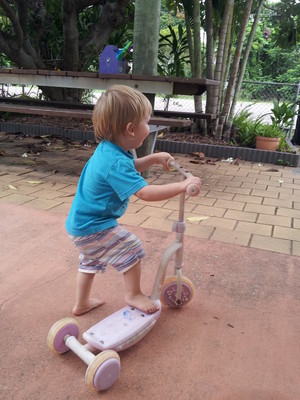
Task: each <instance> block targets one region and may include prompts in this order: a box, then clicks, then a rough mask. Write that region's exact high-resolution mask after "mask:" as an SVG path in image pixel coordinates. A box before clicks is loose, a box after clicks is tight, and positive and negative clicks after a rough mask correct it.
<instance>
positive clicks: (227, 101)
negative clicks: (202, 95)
mask: <svg viewBox="0 0 300 400" xmlns="http://www.w3.org/2000/svg"><path fill="white" fill-rule="evenodd" d="M252 3H253V0H247V3H246V6H245V11H244V15H243V20H242V23H241V26H240V33H239V36H238V40H237V44H236V50H235V54H234V57H233V62H232V65H231V74H230V78H229V82H228V86H227V90H226V95H225V100H224V106H223V109H222V114H221V118H220V122H219V127H218V130H219V132H222V131H223V126H224V123H225V121H226V118H227V116H228V112H229V109H230V105H231V100H232V96H233V91H234V87H235V83H236V79H237V73H238V68H239V63H240V59H241V52H242V48H243V43H244V38H245V32H246V27H247V23H248V20H249V17H250V13H251V7H252ZM223 135H224V137H225V138H226V139H228V138H229V136H230V131H228V130H226V131H225V132H224V134H223Z"/></svg>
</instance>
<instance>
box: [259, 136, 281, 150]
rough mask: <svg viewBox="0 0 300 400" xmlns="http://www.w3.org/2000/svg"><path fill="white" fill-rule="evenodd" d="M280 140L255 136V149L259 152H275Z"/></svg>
mask: <svg viewBox="0 0 300 400" xmlns="http://www.w3.org/2000/svg"><path fill="white" fill-rule="evenodd" d="M279 142H280V138H273V137H264V136H256V148H257V149H260V150H271V151H276V150H277V148H278V146H279Z"/></svg>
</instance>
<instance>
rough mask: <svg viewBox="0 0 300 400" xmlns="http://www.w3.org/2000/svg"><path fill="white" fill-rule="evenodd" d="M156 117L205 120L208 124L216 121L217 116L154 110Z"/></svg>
mask: <svg viewBox="0 0 300 400" xmlns="http://www.w3.org/2000/svg"><path fill="white" fill-rule="evenodd" d="M154 116H158V117H159V116H160V117H167V118H168V117H170V118H185V119H186V118H190V119H205V120H207V122H211V121H213V120H216V118H217V114H207V113H203V112H202V113H196V112H184V111H164V110H154Z"/></svg>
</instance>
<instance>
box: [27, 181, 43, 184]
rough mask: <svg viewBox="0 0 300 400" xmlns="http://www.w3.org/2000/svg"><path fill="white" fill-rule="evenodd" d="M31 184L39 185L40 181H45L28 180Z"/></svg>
mask: <svg viewBox="0 0 300 400" xmlns="http://www.w3.org/2000/svg"><path fill="white" fill-rule="evenodd" d="M27 182H28V183H30V184H31V185H39V184H40V183H43V182H42V181H27Z"/></svg>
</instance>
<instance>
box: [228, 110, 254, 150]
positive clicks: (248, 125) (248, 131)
mask: <svg viewBox="0 0 300 400" xmlns="http://www.w3.org/2000/svg"><path fill="white" fill-rule="evenodd" d="M247 108H249V106H247V107H245V108H243V109H242V110H241V111H240V112H238V113H237V114H235V116H234V118H233V121H232V123H233V125H234V126H236V127H237V128H238V135H237V137H236V139H235V141H236V143H237V144H239V145H241V146H246V147H254V145H255V134H254V129H253V126H254V123H255V121H253V120H252V119H251V118H250V116H251V112H250V111H249V110H248V109H247Z"/></svg>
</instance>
